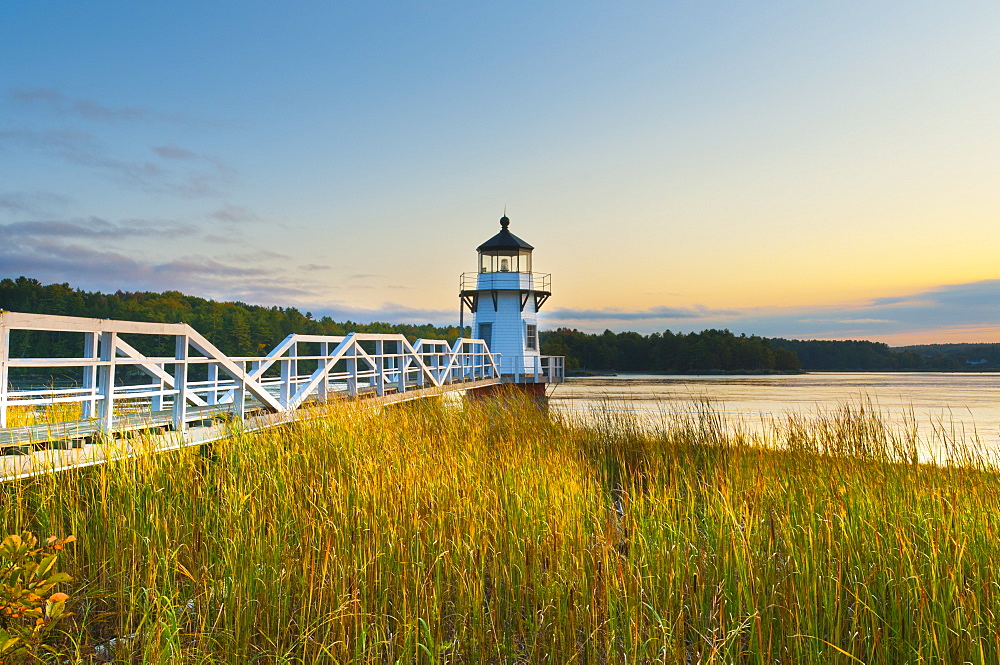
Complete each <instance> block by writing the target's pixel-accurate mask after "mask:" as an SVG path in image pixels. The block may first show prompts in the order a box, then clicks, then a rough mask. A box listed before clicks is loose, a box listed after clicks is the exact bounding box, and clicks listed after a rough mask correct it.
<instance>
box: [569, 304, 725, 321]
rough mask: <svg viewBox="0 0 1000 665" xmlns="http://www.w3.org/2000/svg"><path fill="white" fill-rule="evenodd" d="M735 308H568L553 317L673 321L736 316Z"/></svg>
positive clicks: (572, 319)
mask: <svg viewBox="0 0 1000 665" xmlns="http://www.w3.org/2000/svg"><path fill="white" fill-rule="evenodd" d="M738 314H739V312H736V311H733V310H713V309H709V308H707V307H701V306H699V305H696V306H694V307H651V308H649V309H642V310H633V311H628V310H620V309H566V308H556V309H554V310H552V315H551V316H552V318H556V319H559V320H560V321H671V320H674V319H704V318H709V317H722V316H736V315H738Z"/></svg>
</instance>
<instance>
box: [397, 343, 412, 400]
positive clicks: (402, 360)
mask: <svg viewBox="0 0 1000 665" xmlns="http://www.w3.org/2000/svg"><path fill="white" fill-rule="evenodd" d="M396 348H397V350H398V351H399V353H397V354H396V369H398V370H399V376H397V377H396V381H397V382H396V390H398V391H399V392H401V393H402V392H406V366H407V365H409V362H407V361H408V360H409V359H408V358H407V357H406V356H404V355H403V354H404V353H406V349H405V347H404V346H403V341H402V340H400V341H398V342H396Z"/></svg>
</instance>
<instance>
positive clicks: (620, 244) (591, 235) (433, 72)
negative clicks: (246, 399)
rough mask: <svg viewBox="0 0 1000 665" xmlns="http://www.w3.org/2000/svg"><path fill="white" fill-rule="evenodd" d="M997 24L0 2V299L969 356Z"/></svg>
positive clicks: (353, 6)
mask: <svg viewBox="0 0 1000 665" xmlns="http://www.w3.org/2000/svg"><path fill="white" fill-rule="evenodd" d="M998 34H1000V4H998V3H995V2H953V3H941V2H922V1H919V0H918V1H908V2H896V1H885V2H874V3H861V2H847V3H845V2H825V1H814V2H782V1H771V2H755V3H750V2H705V1H697V2H696V1H691V2H648V3H647V2H629V3H608V2H590V1H587V0H575V1H574V2H542V3H538V2H506V3H457V2H456V3H448V2H433V1H425V2H405V3H397V2H379V3H339V2H318V1H310V0H306V1H301V2H294V3H278V2H256V1H253V0H243V1H241V2H230V1H220V2H212V3H205V2H188V1H178V2H171V3H135V2H120V1H114V0H108V1H104V2H99V3H81V2H69V1H63V2H50V1H46V0H33V1H32V2H9V3H3V4H0V63H2V65H0V278H2V277H17V276H19V275H26V276H29V277H33V278H35V279H38V280H40V281H41V282H43V283H53V282H68V283H70V284H71V285H72V286H74V287H79V288H84V289H87V290H102V291H117V290H123V291H142V290H152V291H163V290H168V289H169V290H179V291H182V292H184V293H188V294H191V295H198V296H202V297H208V298H215V299H222V300H240V301H244V302H250V303H255V304H263V305H278V306H282V307H285V306H294V307H298V308H300V309H301V310H303V311H310V312H313V314H314V315H315V316H322V315H330V316H332V317H333V318H335V319H337V320H344V319H352V320H355V321H372V320H382V321H385V320H389V321H396V322H412V323H423V322H428V321H429V322H433V323H436V324H453V323H457V319H458V279H459V275H460V274H461V273H462V272H470V271H474V270H475V269H476V265H477V263H476V253H475V248H476V246H478V245H479V244H480V243H481V242H483V241H484V240H486V239H487V238H489V237H491V236H492V235H493V234H494V233H496V231H498V230H499V226H498V220H499V217H500V216H501V215H502V214H503V213H504V210H506V212H507V215H508V216H509V217H510V219H511V227H510V230H511V231H512V232H514V233H515V234H517V235H518V236H519V237H521V238H523V239H525V240H527V241H528V242H530V243H531V244H532V245H534V246H535V248H536V249H535V253H534V254H535V256H534V268H535V270H536V271H539V272H545V273H551V274H552V291H553V295H552V298H551V299H550V300H549V302H548V303H547V304H546V306H545V308H544V309H543V310H542V312H541V316H540V317H539V318H540V324H541V325H542V327H543V329H545V328H555V327H557V326H568V327H573V328H578V329H581V330H586V331H593V332H600V331H603V330H604V329H612V330H616V331H621V330H635V331H638V332H642V333H650V332H654V331H663V330H666V329H670V330H673V331H685V332H687V331H697V330H702V329H705V328H728V329H730V330H733V331H734V332H738V333H740V332H745V333H748V334H759V335H766V336H777V337H788V338H802V339H872V340H877V341H885V342H888V343H890V344H894V345H902V344H917V343H935V342H946V343H952V342H1000V306H998V303H1000V264H998V261H997V252H998V249H1000V223H998V222H1000V214H998V213H1000V184H998V183H1000V122H998V121H997V118H1000V86H997V85H996V82H997V81H1000V40H998V39H997V37H996V36H997V35H998Z"/></svg>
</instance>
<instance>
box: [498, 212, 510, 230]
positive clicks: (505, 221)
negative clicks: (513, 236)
mask: <svg viewBox="0 0 1000 665" xmlns="http://www.w3.org/2000/svg"><path fill="white" fill-rule="evenodd" d="M500 226H501V227H502V228H504V229H506V228H507V227H508V226H510V220H509V219H507V215H504V216H503V217H501V218H500Z"/></svg>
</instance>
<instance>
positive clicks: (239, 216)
mask: <svg viewBox="0 0 1000 665" xmlns="http://www.w3.org/2000/svg"><path fill="white" fill-rule="evenodd" d="M209 217H211V218H212V219H216V220H218V221H220V222H227V223H231V224H240V223H244V222H257V221H260V217H258V216H257V215H256V214H254V213H253V212H251V211H249V210H247V209H246V208H241V207H239V206H234V205H225V206H222V207H221V208H219V209H218V210H216V211H215V212H213V213H211V214H210V215H209Z"/></svg>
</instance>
